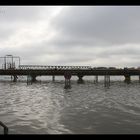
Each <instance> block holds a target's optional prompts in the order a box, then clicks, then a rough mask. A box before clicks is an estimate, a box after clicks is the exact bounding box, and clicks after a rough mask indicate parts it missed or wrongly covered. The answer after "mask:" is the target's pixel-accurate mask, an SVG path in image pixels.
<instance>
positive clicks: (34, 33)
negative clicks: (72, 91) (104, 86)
mask: <svg viewBox="0 0 140 140" xmlns="http://www.w3.org/2000/svg"><path fill="white" fill-rule="evenodd" d="M6 54H13V55H16V56H20V57H21V63H22V64H42V65H92V66H116V67H124V66H130V67H131V66H140V63H139V61H140V7H139V6H0V56H4V55H6Z"/></svg>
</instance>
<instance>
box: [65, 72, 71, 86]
mask: <svg viewBox="0 0 140 140" xmlns="http://www.w3.org/2000/svg"><path fill="white" fill-rule="evenodd" d="M64 77H65V86H64V88H65V89H69V88H71V82H70V79H71V73H70V72H65V73H64Z"/></svg>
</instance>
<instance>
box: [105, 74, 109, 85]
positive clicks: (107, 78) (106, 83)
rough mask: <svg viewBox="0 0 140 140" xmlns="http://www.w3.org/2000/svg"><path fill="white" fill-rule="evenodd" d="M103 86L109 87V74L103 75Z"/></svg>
mask: <svg viewBox="0 0 140 140" xmlns="http://www.w3.org/2000/svg"><path fill="white" fill-rule="evenodd" d="M104 86H105V87H109V86H110V75H105V76H104Z"/></svg>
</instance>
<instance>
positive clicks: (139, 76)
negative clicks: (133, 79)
mask: <svg viewBox="0 0 140 140" xmlns="http://www.w3.org/2000/svg"><path fill="white" fill-rule="evenodd" d="M139 83H140V75H139Z"/></svg>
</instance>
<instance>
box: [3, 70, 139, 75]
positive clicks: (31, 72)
mask: <svg viewBox="0 0 140 140" xmlns="http://www.w3.org/2000/svg"><path fill="white" fill-rule="evenodd" d="M65 72H70V73H71V75H83V76H86V75H87V76H88V75H89V76H90V75H101V76H103V75H112V76H121V75H140V70H124V69H114V70H110V69H104V70H94V69H11V70H4V69H0V75H36V76H41V75H42V76H43V75H44V76H45V75H58V76H61V75H62V76H63V75H64V74H65Z"/></svg>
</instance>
